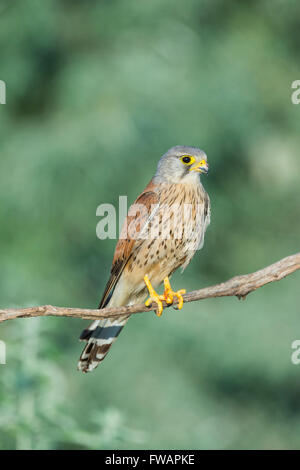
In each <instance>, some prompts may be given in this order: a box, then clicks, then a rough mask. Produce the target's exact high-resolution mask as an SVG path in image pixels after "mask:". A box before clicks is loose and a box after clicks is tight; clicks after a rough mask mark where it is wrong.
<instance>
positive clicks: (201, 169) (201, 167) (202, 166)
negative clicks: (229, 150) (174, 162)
mask: <svg viewBox="0 0 300 470" xmlns="http://www.w3.org/2000/svg"><path fill="white" fill-rule="evenodd" d="M208 170H209V166H208V164H207V162H206V161H205V160H200V162H198V163H196V164H195V165H194V166H192V167H191V168H190V170H189V171H196V172H197V173H205V174H207V173H208Z"/></svg>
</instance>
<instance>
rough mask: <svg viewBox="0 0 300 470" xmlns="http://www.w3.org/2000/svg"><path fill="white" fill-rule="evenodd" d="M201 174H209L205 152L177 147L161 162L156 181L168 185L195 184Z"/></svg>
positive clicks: (195, 148)
mask: <svg viewBox="0 0 300 470" xmlns="http://www.w3.org/2000/svg"><path fill="white" fill-rule="evenodd" d="M201 173H208V164H207V156H206V154H205V153H204V152H203V150H200V149H198V148H197V147H187V146H185V145H177V146H176V147H172V148H170V149H169V150H168V151H167V152H166V153H165V154H164V155H163V156H162V157H161V159H160V160H159V162H158V166H157V170H156V173H155V180H156V181H157V182H166V183H185V182H193V181H196V180H197V178H198V176H199V174H201Z"/></svg>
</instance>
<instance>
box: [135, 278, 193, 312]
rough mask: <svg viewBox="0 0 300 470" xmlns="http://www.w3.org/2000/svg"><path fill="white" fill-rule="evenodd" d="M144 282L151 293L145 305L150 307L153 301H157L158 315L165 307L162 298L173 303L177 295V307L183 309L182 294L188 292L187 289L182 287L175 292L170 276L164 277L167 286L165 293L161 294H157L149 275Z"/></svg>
mask: <svg viewBox="0 0 300 470" xmlns="http://www.w3.org/2000/svg"><path fill="white" fill-rule="evenodd" d="M144 282H145V284H146V286H147V288H148V291H149V295H150V297H149V299H147V300H146V302H145V305H146V307H149V305H151V304H152V302H155V303H156V304H157V310H156V315H157V316H158V317H160V316H161V314H162V312H163V309H164V307H163V303H162V300H164V301H165V302H166V303H167V304H169V305H171V304H172V303H173V301H174V297H177V299H178V304H177V308H178V309H179V310H181V309H182V307H183V297H182V296H183V294H185V293H186V290H185V289H180V290H178V291H177V292H174V291H173V289H172V287H171V284H170V281H169V278H168V277H166V278H165V279H164V286H165V290H164V293H163V295H159V294H157V292H156V291H155V290H154V288H153V287H152V284H151V282H150V279H149V277H148V276H147V275H146V276H145V277H144Z"/></svg>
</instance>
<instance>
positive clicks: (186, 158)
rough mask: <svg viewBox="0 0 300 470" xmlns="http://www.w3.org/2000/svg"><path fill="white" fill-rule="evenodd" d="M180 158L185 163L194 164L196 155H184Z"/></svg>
mask: <svg viewBox="0 0 300 470" xmlns="http://www.w3.org/2000/svg"><path fill="white" fill-rule="evenodd" d="M180 160H181V162H182V163H183V164H184V165H192V163H195V161H196V159H195V157H192V156H191V155H182V156H181V157H180Z"/></svg>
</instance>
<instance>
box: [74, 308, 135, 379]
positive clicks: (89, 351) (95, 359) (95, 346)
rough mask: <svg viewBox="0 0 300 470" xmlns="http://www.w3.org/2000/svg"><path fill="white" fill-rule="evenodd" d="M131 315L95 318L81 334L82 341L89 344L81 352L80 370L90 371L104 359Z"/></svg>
mask: <svg viewBox="0 0 300 470" xmlns="http://www.w3.org/2000/svg"><path fill="white" fill-rule="evenodd" d="M129 316H130V315H128V316H126V317H125V316H122V317H119V318H111V319H109V318H108V319H105V320H95V321H94V322H93V323H92V324H91V325H90V326H89V327H88V328H87V329H85V330H83V332H82V333H81V335H80V338H79V339H80V340H81V341H86V342H87V344H86V346H85V348H84V350H83V351H82V353H81V356H80V358H79V362H78V366H77V368H78V370H81V371H82V372H90V371H92V370H93V369H95V368H96V367H97V366H98V365H99V363H100V362H102V361H103V359H104V358H105V356H106V354H107V353H108V351H109V349H110V347H111V345H112V344H113V343H114V342H115V341H116V339H117V337H118V336H119V334H120V333H121V331H122V329H123V327H124V326H125V324H126V322H127V321H128V319H129Z"/></svg>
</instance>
